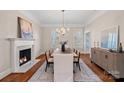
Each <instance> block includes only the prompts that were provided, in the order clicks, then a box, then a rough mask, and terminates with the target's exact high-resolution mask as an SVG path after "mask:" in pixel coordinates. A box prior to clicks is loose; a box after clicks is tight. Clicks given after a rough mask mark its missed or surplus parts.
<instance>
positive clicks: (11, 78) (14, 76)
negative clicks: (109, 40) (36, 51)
mask: <svg viewBox="0 0 124 93" xmlns="http://www.w3.org/2000/svg"><path fill="white" fill-rule="evenodd" d="M37 59H40V60H39V62H38V63H36V64H35V65H34V66H33V67H32V68H31V69H30V70H29V71H27V72H26V73H21V74H20V73H11V74H9V75H8V76H6V77H5V78H3V79H2V80H0V82H26V81H28V80H29V79H30V78H31V77H32V75H33V74H34V73H35V72H36V71H37V69H38V68H39V67H40V66H41V65H42V64H43V62H44V60H45V57H44V55H41V56H39V57H38V58H37ZM81 59H82V60H83V61H84V62H85V63H86V64H87V65H88V67H90V68H91V69H92V70H93V71H94V72H95V73H96V74H97V75H98V76H99V77H100V79H101V80H103V81H105V82H114V81H115V80H114V79H113V77H112V76H111V75H106V74H105V73H104V70H103V69H101V68H100V67H98V66H97V65H95V64H94V63H91V60H90V57H89V55H86V54H82V55H81Z"/></svg>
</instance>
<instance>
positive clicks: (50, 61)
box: [45, 52, 54, 72]
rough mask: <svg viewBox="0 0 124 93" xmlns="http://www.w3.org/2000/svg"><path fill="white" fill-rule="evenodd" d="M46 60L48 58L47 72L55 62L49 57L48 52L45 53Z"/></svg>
mask: <svg viewBox="0 0 124 93" xmlns="http://www.w3.org/2000/svg"><path fill="white" fill-rule="evenodd" d="M45 58H46V68H45V72H46V71H47V68H48V67H49V66H50V64H54V61H53V58H51V57H49V55H48V54H47V52H45Z"/></svg>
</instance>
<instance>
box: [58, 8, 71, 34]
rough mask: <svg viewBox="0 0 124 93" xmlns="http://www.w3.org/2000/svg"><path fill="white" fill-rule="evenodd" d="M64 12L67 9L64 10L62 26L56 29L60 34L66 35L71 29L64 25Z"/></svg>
mask: <svg viewBox="0 0 124 93" xmlns="http://www.w3.org/2000/svg"><path fill="white" fill-rule="evenodd" d="M64 12H65V10H62V26H61V27H60V28H57V29H56V31H57V33H58V34H60V35H65V33H66V32H68V31H69V30H70V29H69V28H67V27H65V25H64Z"/></svg>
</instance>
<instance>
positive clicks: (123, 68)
mask: <svg viewBox="0 0 124 93" xmlns="http://www.w3.org/2000/svg"><path fill="white" fill-rule="evenodd" d="M91 60H92V62H94V63H95V64H97V65H98V66H100V67H101V68H103V69H104V70H105V71H107V72H108V73H110V74H112V75H113V76H114V77H115V78H124V53H118V52H110V51H108V50H105V49H101V48H91Z"/></svg>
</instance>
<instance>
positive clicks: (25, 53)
mask: <svg viewBox="0 0 124 93" xmlns="http://www.w3.org/2000/svg"><path fill="white" fill-rule="evenodd" d="M30 60H31V48H29V49H24V50H20V51H19V66H22V65H23V64H25V63H27V62H29V61H30Z"/></svg>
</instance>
